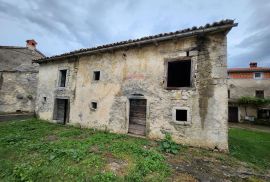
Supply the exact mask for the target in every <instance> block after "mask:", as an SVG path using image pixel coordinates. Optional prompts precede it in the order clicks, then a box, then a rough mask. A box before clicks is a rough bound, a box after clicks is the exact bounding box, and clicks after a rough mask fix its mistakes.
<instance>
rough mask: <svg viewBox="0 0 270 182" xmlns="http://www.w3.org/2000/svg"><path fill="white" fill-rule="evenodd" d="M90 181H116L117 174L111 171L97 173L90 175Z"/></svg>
mask: <svg viewBox="0 0 270 182" xmlns="http://www.w3.org/2000/svg"><path fill="white" fill-rule="evenodd" d="M92 181H98V182H111V181H117V176H116V175H115V174H113V173H112V172H106V173H99V174H97V175H95V176H93V177H92Z"/></svg>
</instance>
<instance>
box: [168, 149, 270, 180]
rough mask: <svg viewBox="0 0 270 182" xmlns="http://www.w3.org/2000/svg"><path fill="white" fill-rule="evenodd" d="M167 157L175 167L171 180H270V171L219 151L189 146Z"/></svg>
mask: <svg viewBox="0 0 270 182" xmlns="http://www.w3.org/2000/svg"><path fill="white" fill-rule="evenodd" d="M166 157H167V161H168V162H169V164H170V165H171V167H172V168H173V169H174V175H173V176H172V178H171V181H191V182H193V181H213V182H214V181H226V182H229V181H270V171H266V172H265V171H261V170H259V169H257V168H256V167H255V166H254V167H253V166H250V164H249V165H247V164H246V163H244V162H239V161H237V160H233V159H232V158H230V157H229V156H228V155H227V154H221V153H219V152H209V151H207V150H202V149H197V148H187V149H186V150H185V151H184V152H180V153H179V154H178V155H176V156H175V155H167V156H166Z"/></svg>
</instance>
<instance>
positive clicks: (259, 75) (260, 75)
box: [254, 73, 262, 78]
mask: <svg viewBox="0 0 270 182" xmlns="http://www.w3.org/2000/svg"><path fill="white" fill-rule="evenodd" d="M254 77H255V78H262V73H254Z"/></svg>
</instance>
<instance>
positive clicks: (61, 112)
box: [55, 99, 68, 124]
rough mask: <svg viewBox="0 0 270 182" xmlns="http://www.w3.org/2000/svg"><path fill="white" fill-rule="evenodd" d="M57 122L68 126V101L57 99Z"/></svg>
mask: <svg viewBox="0 0 270 182" xmlns="http://www.w3.org/2000/svg"><path fill="white" fill-rule="evenodd" d="M55 112H56V118H55V119H56V120H58V121H60V122H61V123H63V124H66V122H67V120H68V99H56V110H55Z"/></svg>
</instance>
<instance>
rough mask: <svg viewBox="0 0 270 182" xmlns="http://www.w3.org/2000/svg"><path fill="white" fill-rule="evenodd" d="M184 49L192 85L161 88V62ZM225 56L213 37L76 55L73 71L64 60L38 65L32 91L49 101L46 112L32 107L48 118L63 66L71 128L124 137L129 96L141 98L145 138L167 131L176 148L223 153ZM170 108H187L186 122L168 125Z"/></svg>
mask: <svg viewBox="0 0 270 182" xmlns="http://www.w3.org/2000/svg"><path fill="white" fill-rule="evenodd" d="M194 48H195V49H194ZM188 50H192V51H189V56H191V60H192V80H193V81H192V85H193V86H192V87H191V88H187V89H181V90H167V89H165V88H164V79H165V67H164V60H166V59H175V58H181V57H185V56H187V51H188ZM226 57H227V55H226V36H225V35H224V34H223V33H217V34H212V35H209V36H202V37H199V38H198V37H191V38H183V39H179V40H175V41H169V42H165V43H164V42H163V43H159V44H158V45H154V44H153V45H148V46H143V47H136V48H130V49H126V50H120V51H115V52H106V53H102V54H95V55H88V56H82V57H80V58H79V61H78V62H76V63H78V65H77V64H76V66H74V64H75V63H68V62H67V61H66V62H59V63H57V62H55V63H51V64H42V65H41V67H40V72H39V78H40V83H39V91H38V92H39V96H41V97H42V96H43V95H44V94H45V95H49V96H50V97H51V101H50V102H49V103H47V105H46V107H45V106H42V105H40V103H39V104H38V105H39V107H38V109H39V116H40V117H41V118H43V119H52V116H53V98H54V97H55V94H56V93H55V87H56V82H57V79H58V77H57V74H58V73H57V72H58V67H59V66H60V65H66V66H69V67H70V69H71V71H70V77H71V78H72V79H70V81H71V83H70V84H71V85H72V86H71V87H69V88H70V89H71V90H70V93H74V95H72V94H70V95H69V96H70V97H71V102H70V104H71V106H70V123H71V124H74V125H78V124H79V125H81V126H83V127H91V128H98V129H108V130H110V131H114V132H117V133H127V132H128V113H129V97H132V96H133V94H141V95H143V96H144V98H146V99H147V120H146V125H147V136H148V137H149V138H155V139H160V138H163V137H164V132H169V133H171V134H172V136H173V139H174V140H175V141H177V142H179V143H185V144H188V145H193V146H201V147H207V148H215V147H216V148H219V149H220V150H227V149H228V143H227V137H228V136H227V130H228V128H227V107H228V105H227V83H226V77H227V74H226V73H227V65H226V62H227V60H226ZM49 70H50V74H49V75H48V74H46V73H47V72H48V71H49ZM74 70H76V71H74ZM93 71H101V78H100V81H94V80H93ZM45 74H46V76H47V77H46V79H45V78H42V77H44V76H45ZM75 75H76V76H75ZM72 82H74V83H72ZM45 92H46V93H45ZM92 101H95V102H97V103H98V108H97V110H91V109H90V103H91V102H92ZM38 102H40V100H39V101H38ZM176 107H185V108H188V112H189V115H190V121H189V123H187V124H185V125H183V124H179V123H177V122H175V121H174V119H173V109H174V108H176ZM221 111H222V112H221Z"/></svg>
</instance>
